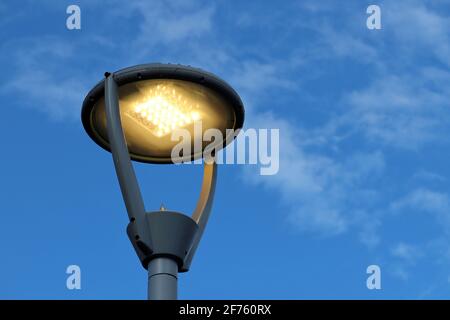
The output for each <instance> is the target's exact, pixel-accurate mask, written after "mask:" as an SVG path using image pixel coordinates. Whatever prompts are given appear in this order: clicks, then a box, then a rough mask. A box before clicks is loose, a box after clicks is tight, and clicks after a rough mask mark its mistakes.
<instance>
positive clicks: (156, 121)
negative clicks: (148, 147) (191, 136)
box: [126, 84, 201, 137]
mask: <svg viewBox="0 0 450 320" xmlns="http://www.w3.org/2000/svg"><path fill="white" fill-rule="evenodd" d="M147 91H148V92H145V91H144V97H143V100H142V101H138V102H136V105H135V107H134V108H133V109H131V110H129V111H128V112H127V113H126V115H127V116H129V117H132V118H134V119H135V120H136V121H137V122H138V123H139V124H141V125H143V126H144V128H145V129H148V130H149V131H150V132H151V133H152V134H154V135H156V136H158V137H162V136H164V135H167V134H169V133H171V132H172V131H174V130H176V129H180V128H183V127H185V126H188V125H190V124H192V123H193V122H194V121H198V120H201V117H200V112H199V111H198V109H199V105H198V103H195V105H192V104H191V103H190V102H189V101H188V100H187V99H186V98H185V97H183V96H182V95H181V94H179V93H178V92H177V89H176V88H175V86H174V85H172V84H166V85H159V84H158V85H156V87H155V88H151V89H148V90H147Z"/></svg>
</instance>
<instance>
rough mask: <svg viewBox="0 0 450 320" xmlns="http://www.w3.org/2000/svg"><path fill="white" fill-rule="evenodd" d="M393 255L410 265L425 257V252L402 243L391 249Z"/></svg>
mask: <svg viewBox="0 0 450 320" xmlns="http://www.w3.org/2000/svg"><path fill="white" fill-rule="evenodd" d="M391 254H392V256H394V257H396V258H399V259H402V260H405V261H406V262H408V263H414V262H415V261H416V260H417V259H418V258H420V257H421V256H422V255H423V252H422V251H421V250H420V248H418V247H417V246H414V245H411V244H407V243H404V242H400V243H397V244H396V245H395V246H394V247H393V248H392V249H391Z"/></svg>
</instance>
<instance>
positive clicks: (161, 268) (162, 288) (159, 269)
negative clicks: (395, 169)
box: [148, 257, 178, 300]
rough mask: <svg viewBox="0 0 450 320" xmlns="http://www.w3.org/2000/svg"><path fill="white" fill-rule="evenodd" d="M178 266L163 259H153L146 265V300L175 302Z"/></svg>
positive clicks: (168, 259)
mask: <svg viewBox="0 0 450 320" xmlns="http://www.w3.org/2000/svg"><path fill="white" fill-rule="evenodd" d="M177 285H178V264H177V263H176V262H175V260H173V259H170V258H165V257H160V258H154V259H152V260H151V261H150V263H149V264H148V299H149V300H176V299H177V291H178V290H177Z"/></svg>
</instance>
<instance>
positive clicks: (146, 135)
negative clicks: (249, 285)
mask: <svg viewBox="0 0 450 320" xmlns="http://www.w3.org/2000/svg"><path fill="white" fill-rule="evenodd" d="M81 117H82V122H83V126H84V128H85V130H86V132H87V133H88V135H89V136H90V137H91V138H92V139H93V140H94V141H95V142H96V143H97V144H98V145H100V146H101V147H102V148H104V149H106V150H107V151H110V152H111V153H112V156H113V160H114V165H115V169H116V173H117V177H118V179H119V184H120V188H121V191H122V195H123V199H124V201H125V206H126V208H127V212H128V216H129V219H130V223H129V224H128V227H127V233H128V237H129V238H130V241H131V243H132V244H133V247H134V249H135V251H136V253H137V255H138V257H139V259H140V261H141V263H142V265H143V267H144V268H146V269H148V273H149V291H148V293H149V299H176V298H177V275H178V272H186V271H188V270H189V267H190V265H191V262H192V258H193V256H194V254H195V252H196V249H197V247H198V244H199V242H200V239H201V237H202V234H203V231H204V229H205V227H206V223H207V222H208V218H209V215H210V213H211V207H212V203H213V197H214V189H215V184H216V175H217V165H216V163H215V162H214V161H204V175H203V183H202V189H201V193H200V198H199V200H198V203H197V207H196V208H195V210H194V212H193V214H192V217H189V216H187V215H184V214H182V213H178V212H173V211H165V210H160V211H155V212H146V211H145V207H144V202H143V200H142V195H141V191H140V189H139V185H138V182H137V179H136V175H135V173H134V169H133V166H132V163H131V160H134V161H139V162H145V163H155V164H170V163H173V160H172V158H171V151H172V149H173V147H174V146H175V144H176V143H177V142H176V141H172V140H171V139H170V138H171V134H170V133H171V132H172V131H173V130H174V129H176V128H183V129H186V130H188V131H189V132H190V133H191V137H195V136H194V135H195V134H198V133H196V132H194V123H195V122H196V121H201V123H202V131H203V132H204V131H205V130H207V129H209V128H215V129H219V130H220V131H221V132H222V134H223V137H224V140H223V141H214V142H213V144H216V145H215V146H213V147H214V148H215V149H216V150H217V149H218V148H222V147H225V146H226V144H227V143H228V142H230V139H228V137H227V129H234V130H238V129H240V128H242V126H243V123H244V107H243V105H242V101H241V99H240V98H239V96H238V94H237V93H236V92H235V91H234V90H233V89H232V88H231V87H230V86H229V85H228V84H227V83H225V82H224V81H223V80H221V79H219V78H218V77H216V76H214V75H213V74H211V73H208V72H205V71H202V70H199V69H195V68H192V67H187V66H181V65H171V64H146V65H138V66H134V67H130V68H126V69H123V70H120V71H117V72H115V73H106V74H105V79H104V80H102V81H101V82H99V83H98V84H97V85H96V86H95V87H94V88H93V89H92V90H91V91H90V92H89V93H88V95H87V96H86V98H85V100H84V102H83V108H82V115H81ZM203 132H202V133H201V134H202V135H203ZM192 143H193V142H192ZM205 147H206V144H205V143H203V145H202V152H198V150H195V148H194V149H193V151H192V152H191V154H182V160H183V161H192V160H195V159H199V158H202V157H203V151H204V149H205ZM209 147H211V146H209ZM191 150H192V148H191ZM196 152H197V153H196Z"/></svg>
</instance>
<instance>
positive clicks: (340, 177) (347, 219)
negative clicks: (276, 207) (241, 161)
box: [246, 114, 385, 244]
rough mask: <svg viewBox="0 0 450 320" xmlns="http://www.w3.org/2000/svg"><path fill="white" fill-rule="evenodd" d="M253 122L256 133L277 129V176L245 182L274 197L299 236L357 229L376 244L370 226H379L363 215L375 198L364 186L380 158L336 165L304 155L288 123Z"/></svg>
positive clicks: (259, 118) (266, 117) (267, 117)
mask: <svg viewBox="0 0 450 320" xmlns="http://www.w3.org/2000/svg"><path fill="white" fill-rule="evenodd" d="M253 117H254V119H253V121H254V122H253V123H252V125H255V126H256V127H263V128H264V127H272V128H279V129H280V139H281V141H280V171H279V173H278V174H277V175H274V176H270V177H262V176H257V175H255V174H254V172H252V171H250V172H248V175H247V176H246V178H247V179H249V180H250V181H252V182H253V183H256V184H261V185H263V186H265V187H266V188H268V189H270V190H274V191H276V192H278V193H279V194H280V195H281V199H282V201H283V203H284V204H285V205H286V206H287V207H289V208H290V210H291V213H290V215H289V221H290V222H291V223H293V224H294V225H295V226H297V227H298V228H299V229H301V230H304V231H309V232H315V233H319V234H321V235H327V236H331V235H336V234H340V233H342V232H345V231H346V230H347V229H348V228H349V227H354V226H355V224H357V225H358V228H360V229H364V233H365V232H367V233H366V234H363V233H362V237H365V240H366V242H367V243H371V244H373V243H374V242H377V240H376V235H375V234H374V233H373V232H372V234H370V235H369V233H370V232H371V231H373V230H374V229H372V228H371V223H374V227H377V226H378V222H377V221H376V218H375V217H372V218H369V217H368V215H367V213H366V212H365V209H366V206H367V205H369V204H370V202H372V200H373V197H374V193H375V194H376V192H375V191H373V190H370V189H367V187H365V186H366V185H367V180H370V178H371V177H376V176H378V175H379V174H380V173H382V172H383V170H384V165H385V163H384V157H383V155H382V153H380V152H373V153H358V152H355V153H352V154H350V155H349V156H348V157H346V158H344V159H342V160H337V158H333V157H329V156H325V155H323V154H321V153H319V152H317V153H314V152H311V151H308V150H307V149H308V148H307V147H305V146H303V145H302V136H303V135H304V134H305V133H302V132H301V131H300V130H299V129H297V128H296V127H294V126H292V125H291V124H290V123H289V122H288V121H286V120H283V119H280V118H276V117H275V116H274V115H272V114H260V115H253ZM371 220H372V221H371ZM361 226H363V227H361ZM369 238H370V239H369Z"/></svg>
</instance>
